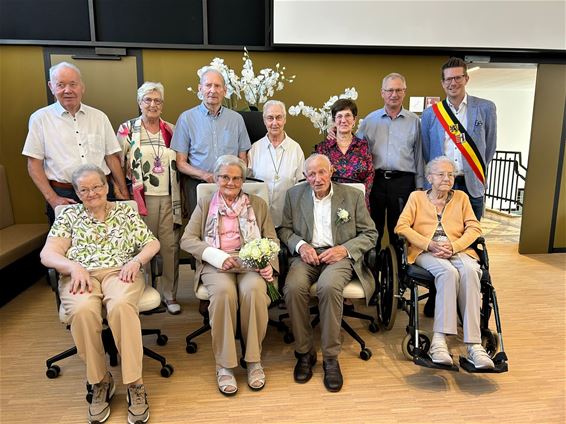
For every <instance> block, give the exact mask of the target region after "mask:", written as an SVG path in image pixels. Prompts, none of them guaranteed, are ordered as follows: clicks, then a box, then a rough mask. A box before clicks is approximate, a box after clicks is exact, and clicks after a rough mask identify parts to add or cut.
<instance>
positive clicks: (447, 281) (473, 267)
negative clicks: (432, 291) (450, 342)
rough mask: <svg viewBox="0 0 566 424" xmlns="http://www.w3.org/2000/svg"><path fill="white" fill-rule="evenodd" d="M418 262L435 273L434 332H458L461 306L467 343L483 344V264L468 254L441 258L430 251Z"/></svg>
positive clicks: (417, 262) (419, 257) (423, 254)
mask: <svg viewBox="0 0 566 424" xmlns="http://www.w3.org/2000/svg"><path fill="white" fill-rule="evenodd" d="M415 263H416V264H417V265H418V266H420V267H423V268H425V269H427V270H428V271H429V272H430V273H431V274H432V275H434V284H435V286H436V298H435V308H434V326H433V331H434V332H436V333H444V334H458V309H457V308H458V307H459V308H460V313H461V314H462V320H463V322H462V327H463V331H464V343H481V332H480V309H481V294H480V277H481V269H480V264H479V263H478V262H477V261H476V260H475V259H474V258H472V257H470V256H468V255H466V254H465V253H457V254H455V255H454V256H452V257H451V258H450V259H439V258H436V257H434V255H432V254H431V253H429V252H425V253H421V254H420V255H419V256H417V259H416V260H415Z"/></svg>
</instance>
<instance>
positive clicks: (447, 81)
mask: <svg viewBox="0 0 566 424" xmlns="http://www.w3.org/2000/svg"><path fill="white" fill-rule="evenodd" d="M466 77H467V75H466V74H464V75H456V76H455V77H448V78H444V79H443V80H442V82H443V83H444V84H450V83H451V82H452V81H454V82H457V83H461V82H462V81H464V78H466Z"/></svg>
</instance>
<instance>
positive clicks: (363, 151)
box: [314, 136, 375, 210]
mask: <svg viewBox="0 0 566 424" xmlns="http://www.w3.org/2000/svg"><path fill="white" fill-rule="evenodd" d="M314 151H315V153H320V154H322V155H325V156H328V158H329V159H330V163H331V164H332V166H333V167H334V175H333V176H334V177H336V178H337V180H338V182H343V183H352V182H360V183H363V184H364V186H365V187H366V205H367V207H368V210H369V208H370V207H369V193H370V191H371V187H372V186H373V176H374V173H375V171H374V169H373V159H372V156H371V151H370V149H369V145H368V142H367V141H366V140H365V139H361V138H358V137H356V136H353V138H352V143H351V144H350V146H349V147H348V151H346V154H344V153H342V151H341V150H340V148H339V147H338V145H337V144H336V140H331V139H328V138H327V139H326V140H324V141H321V142H320V143H318V144H317V145H316V146H314Z"/></svg>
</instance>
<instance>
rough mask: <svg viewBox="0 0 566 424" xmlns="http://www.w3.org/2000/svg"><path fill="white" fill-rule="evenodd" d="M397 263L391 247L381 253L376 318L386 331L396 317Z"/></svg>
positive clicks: (391, 326)
mask: <svg viewBox="0 0 566 424" xmlns="http://www.w3.org/2000/svg"><path fill="white" fill-rule="evenodd" d="M398 264H399V262H398V261H397V252H396V251H395V249H394V248H393V247H392V246H387V247H386V248H385V249H383V250H382V251H381V280H380V281H379V294H378V297H379V299H378V302H377V316H378V318H379V322H381V324H382V325H383V327H384V328H385V329H386V330H391V328H393V324H395V318H396V316H397V302H398V300H399V299H398V298H397V296H398V295H399V265H398Z"/></svg>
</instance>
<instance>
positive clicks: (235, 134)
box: [171, 103, 251, 172]
mask: <svg viewBox="0 0 566 424" xmlns="http://www.w3.org/2000/svg"><path fill="white" fill-rule="evenodd" d="M250 147H251V143H250V138H249V136H248V132H247V130H246V126H245V124H244V119H243V118H242V116H241V115H240V114H239V113H237V112H234V111H233V110H230V109H227V108H225V107H221V108H220V111H219V112H218V114H217V115H216V116H214V115H212V114H211V113H210V112H209V111H208V109H207V108H206V107H205V106H204V105H203V104H202V103H201V104H200V105H198V106H195V107H194V108H192V109H189V110H186V111H185V112H183V113H182V114H181V116H179V119H178V121H177V124H176V125H175V131H174V133H173V138H172V140H171V148H172V149H173V150H175V151H176V152H180V153H186V154H187V160H188V163H189V164H190V165H192V166H194V167H196V168H200V169H202V170H204V171H207V172H213V171H214V162H216V159H218V157H219V156H222V155H234V156H238V154H239V153H240V152H246V151H248V150H249V149H250Z"/></svg>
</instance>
